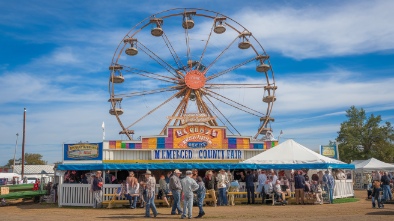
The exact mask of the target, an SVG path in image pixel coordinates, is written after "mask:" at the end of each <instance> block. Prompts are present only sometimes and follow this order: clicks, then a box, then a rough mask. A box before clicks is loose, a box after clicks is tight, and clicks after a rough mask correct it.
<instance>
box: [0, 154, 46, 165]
mask: <svg viewBox="0 0 394 221" xmlns="http://www.w3.org/2000/svg"><path fill="white" fill-rule="evenodd" d="M15 161H17V162H22V158H19V159H16V160H15ZM25 164H26V165H45V164H47V161H45V160H42V155H41V154H39V153H25ZM12 165H14V159H9V160H8V163H7V164H6V165H5V166H6V167H11V166H12Z"/></svg>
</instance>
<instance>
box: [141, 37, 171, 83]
mask: <svg viewBox="0 0 394 221" xmlns="http://www.w3.org/2000/svg"><path fill="white" fill-rule="evenodd" d="M138 43H139V46H140V50H141V51H142V52H144V53H145V54H146V55H148V56H149V57H150V58H151V59H153V60H154V61H156V63H157V64H159V65H160V66H162V67H163V68H164V69H166V70H167V71H168V72H169V73H170V74H172V75H173V76H174V77H177V75H178V73H177V72H176V70H177V69H176V68H174V67H172V66H171V65H170V64H168V63H167V62H166V61H164V60H163V59H162V58H160V57H159V56H158V55H157V54H155V53H154V52H153V51H152V50H150V49H149V48H148V47H146V46H145V45H144V44H142V43H141V42H138Z"/></svg>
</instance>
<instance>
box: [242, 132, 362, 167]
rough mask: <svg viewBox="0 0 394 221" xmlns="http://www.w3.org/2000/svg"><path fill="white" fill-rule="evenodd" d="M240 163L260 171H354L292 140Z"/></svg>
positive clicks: (340, 162) (346, 165) (342, 163)
mask: <svg viewBox="0 0 394 221" xmlns="http://www.w3.org/2000/svg"><path fill="white" fill-rule="evenodd" d="M242 163H246V164H258V165H261V167H262V169H263V168H264V167H265V166H266V167H267V168H271V169H327V168H333V169H337V168H338V169H339V168H340V169H354V165H352V164H346V163H344V162H342V161H339V160H335V159H332V158H329V157H325V156H323V155H320V154H318V153H316V152H314V151H312V150H310V149H309V148H307V147H305V146H303V145H301V144H299V143H297V142H295V141H294V140H292V139H289V140H286V141H285V142H283V143H281V144H279V145H278V146H275V147H274V148H272V149H269V150H267V151H264V152H263V153H260V154H258V155H256V156H254V157H252V158H249V159H247V160H245V161H243V162H242ZM263 165H264V166H263Z"/></svg>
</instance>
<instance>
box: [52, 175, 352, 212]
mask: <svg viewBox="0 0 394 221" xmlns="http://www.w3.org/2000/svg"><path fill="white" fill-rule="evenodd" d="M239 184H240V191H241V192H244V191H246V190H245V183H243V182H240V183H239ZM118 187H120V184H104V186H103V200H110V196H105V194H112V193H114V192H115V191H116V189H117V188H118ZM158 187H159V185H156V191H158ZM255 187H256V189H257V183H255ZM58 191H59V198H58V201H59V207H61V206H93V193H92V192H90V185H89V184H71V183H63V184H60V185H59V189H58ZM351 196H354V191H353V181H352V180H335V188H334V199H336V198H346V197H351ZM238 197H241V196H238ZM242 197H244V196H242Z"/></svg>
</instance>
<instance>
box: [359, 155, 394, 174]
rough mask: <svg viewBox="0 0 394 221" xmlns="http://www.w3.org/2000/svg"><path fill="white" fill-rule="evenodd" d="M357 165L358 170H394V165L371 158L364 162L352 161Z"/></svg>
mask: <svg viewBox="0 0 394 221" xmlns="http://www.w3.org/2000/svg"><path fill="white" fill-rule="evenodd" d="M352 164H354V165H355V167H356V170H362V171H375V170H387V171H394V165H392V164H389V163H385V162H383V161H380V160H377V159H375V158H371V159H368V160H365V161H362V162H355V163H352Z"/></svg>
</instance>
